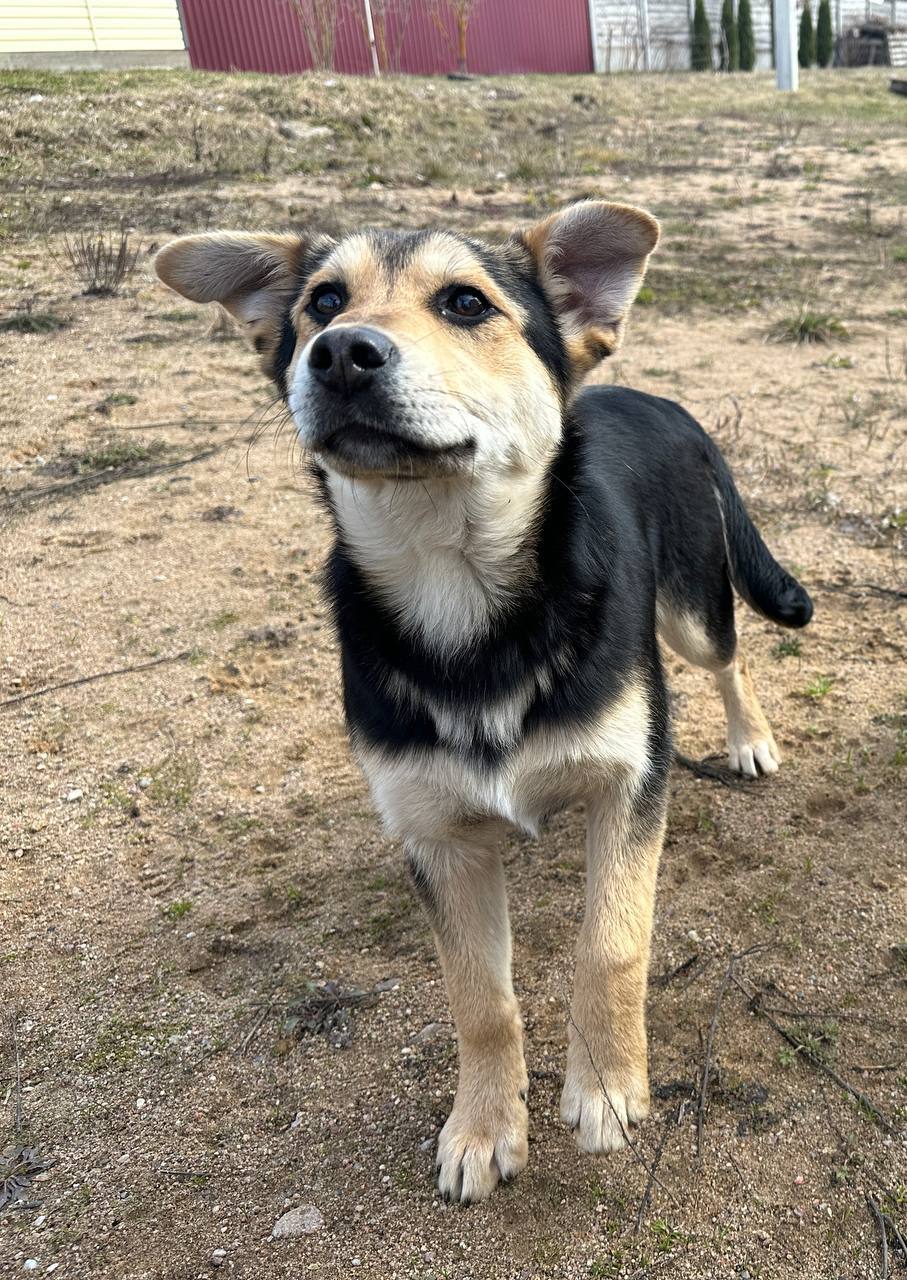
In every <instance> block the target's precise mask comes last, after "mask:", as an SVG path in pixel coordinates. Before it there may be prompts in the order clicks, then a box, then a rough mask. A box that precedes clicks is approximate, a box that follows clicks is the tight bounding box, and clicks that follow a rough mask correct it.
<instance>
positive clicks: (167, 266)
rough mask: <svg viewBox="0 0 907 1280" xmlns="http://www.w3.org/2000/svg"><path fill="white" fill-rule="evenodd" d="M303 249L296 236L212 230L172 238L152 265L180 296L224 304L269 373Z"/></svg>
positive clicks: (301, 242)
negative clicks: (200, 233) (177, 238)
mask: <svg viewBox="0 0 907 1280" xmlns="http://www.w3.org/2000/svg"><path fill="white" fill-rule="evenodd" d="M305 248H306V242H305V241H303V240H301V239H300V237H299V236H294V235H252V234H249V233H246V232H242V231H213V232H209V233H207V234H205V235H198V236H184V237H182V238H181V239H179V240H174V241H171V243H170V244H168V245H165V246H164V248H163V249H161V251H160V253H159V254H158V255H157V257H156V258H155V260H154V268H155V271H156V272H157V274H158V275H159V276H160V278H161V279H162V280H163V281H164V283H165V284H167V285H169V286H170V288H171V289H175V290H176V292H177V293H181V294H182V295H183V297H185V298H190V299H191V300H192V301H193V302H219V303H220V304H221V306H223V307H225V308H226V310H227V311H229V313H230V314H231V315H232V316H233V317H234V318H235V319H236V320H237V321H238V322H239V323H240V325H242V327H243V329H244V331H245V333H246V336H247V337H248V339H249V341H250V342H251V343H252V344H253V346H254V347H255V349H256V351H258V352H260V353H261V355H262V357H263V364H264V367H265V371H266V372H268V373H270V371H271V370H270V361H271V358H272V357H273V352H274V349H275V348H276V346H277V343H278V342H279V340H280V320H281V316H282V314H283V311H284V309H285V307H286V300H287V297H288V296H289V295H290V294H291V293H292V291H293V281H294V275H295V272H296V268H297V266H298V264H299V261H300V259H301V257H302V254H303V252H304V250H305Z"/></svg>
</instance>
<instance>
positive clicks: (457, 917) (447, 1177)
mask: <svg viewBox="0 0 907 1280" xmlns="http://www.w3.org/2000/svg"><path fill="white" fill-rule="evenodd" d="M407 861H408V863H409V868H410V871H411V873H412V876H413V880H414V882H415V885H416V889H417V891H418V893H419V896H420V897H421V898H422V901H423V904H424V906H425V909H426V911H427V913H428V916H429V919H430V921H431V926H432V929H433V931H434V935H435V940H436V942H437V946H438V954H439V956H440V958H441V966H442V968H443V970H444V978H445V981H446V984H447V993H448V998H449V1000H450V1007H451V1012H452V1013H453V1018H454V1023H455V1025H456V1029H457V1040H458V1044H459V1052H460V1078H459V1083H458V1085H457V1093H456V1098H455V1099H454V1105H453V1110H452V1111H451V1114H450V1116H449V1118H448V1120H447V1123H446V1124H445V1125H444V1128H443V1129H442V1131H441V1135H440V1137H439V1139H438V1155H437V1163H438V1186H439V1188H440V1190H441V1193H442V1195H444V1196H445V1198H447V1199H450V1200H457V1201H460V1202H461V1203H463V1204H468V1203H469V1202H470V1201H472V1200H483V1199H484V1198H485V1197H486V1196H488V1195H490V1194H491V1192H492V1191H493V1190H494V1188H495V1186H496V1184H497V1182H498V1180H499V1179H500V1178H503V1179H504V1180H505V1181H506V1180H508V1179H510V1178H513V1177H515V1176H516V1174H518V1173H519V1172H520V1170H521V1169H522V1168H523V1167H524V1166H525V1164H526V1159H527V1155H528V1145H527V1133H528V1113H527V1110H526V1090H527V1086H528V1077H527V1075H526V1064H525V1061H524V1059H523V1028H522V1022H521V1019H520V1013H519V1009H518V1007H517V1001H516V996H515V995H514V993H513V985H512V982H511V977H510V922H509V920H508V915H507V896H506V891H505V888H504V869H503V865H502V862H501V857H500V854H499V852H498V851H497V849H496V848H495V847H493V845H491V844H490V843H489V844H488V845H486V844H484V843H480V842H479V840H478V839H475V838H473V837H470V838H463V839H462V840H461V839H456V840H451V841H447V840H444V841H424V840H421V841H418V842H416V841H408V842H407Z"/></svg>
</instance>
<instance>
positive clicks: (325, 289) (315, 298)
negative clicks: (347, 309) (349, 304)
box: [308, 284, 346, 320]
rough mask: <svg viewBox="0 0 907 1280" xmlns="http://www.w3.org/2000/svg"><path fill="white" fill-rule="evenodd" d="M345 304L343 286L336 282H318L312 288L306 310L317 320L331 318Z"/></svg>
mask: <svg viewBox="0 0 907 1280" xmlns="http://www.w3.org/2000/svg"><path fill="white" fill-rule="evenodd" d="M345 305H346V299H345V297H344V292H343V288H342V286H340V285H337V284H320V285H319V286H318V288H317V289H315V290H313V292H312V296H311V298H310V299H309V305H308V310H309V312H310V314H311V315H313V316H315V317H316V319H319V320H332V319H333V318H334V316H336V315H338V314H339V313H340V312H341V311H342V310H343V308H344V306H345Z"/></svg>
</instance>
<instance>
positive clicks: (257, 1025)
mask: <svg viewBox="0 0 907 1280" xmlns="http://www.w3.org/2000/svg"><path fill="white" fill-rule="evenodd" d="M278 1003H279V1002H278V1001H277V1000H276V999H275V998H274V997H273V996H272V997H271V998H270V1000H269V1001H268V1003H267V1004H266V1005H264V1006H263V1007H262V1009H261V1011H260V1013H259V1015H258V1017H257V1018H256V1019H255V1021H254V1022H253V1023H252V1026H251V1027H250V1028H249V1030H248V1031H247V1032H246V1034H245V1035H244V1036H243V1042H242V1044H241V1045H240V1047H239V1052H240V1053H241V1054H243V1053H245V1052H246V1050H247V1049H248V1047H249V1045H250V1044H251V1043H252V1041H253V1040H254V1039H255V1037H256V1036H257V1035H258V1033H259V1031H260V1030H261V1029H262V1027H263V1026H264V1025H265V1023H266V1022H267V1020H268V1018H269V1017H270V1014H271V1011H272V1010H273V1009H274V1008H276V1006H277V1004H278Z"/></svg>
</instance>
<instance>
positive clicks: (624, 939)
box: [157, 201, 812, 1202]
mask: <svg viewBox="0 0 907 1280" xmlns="http://www.w3.org/2000/svg"><path fill="white" fill-rule="evenodd" d="M657 239H658V225H657V223H656V222H655V221H654V220H653V219H652V218H651V217H649V216H648V215H647V214H645V213H643V212H641V211H640V210H637V209H633V208H629V207H626V206H622V205H614V204H605V203H601V202H597V201H589V202H585V203H580V204H575V205H572V206H570V207H568V208H566V209H564V210H563V212H561V213H558V214H555V215H554V216H552V217H550V218H548V219H546V220H545V221H544V222H541V223H539V224H538V225H536V226H532V227H530V228H529V229H528V230H524V231H523V232H521V233H518V234H515V235H514V236H513V237H512V238H511V239H510V240H508V241H507V242H506V243H504V244H502V245H497V246H491V245H488V244H485V243H480V242H478V241H475V240H471V239H466V238H464V237H462V236H459V235H456V234H453V233H450V232H447V231H430V232H415V233H396V232H395V233H390V232H380V231H363V232H361V233H358V234H354V235H349V236H346V237H344V238H342V239H340V240H339V241H334V240H331V239H328V238H326V237H317V236H316V237H307V236H299V235H288V236H272V235H259V236H256V235H240V234H235V233H232V232H224V233H218V234H211V235H200V236H190V237H188V238H185V239H181V240H177V241H175V242H174V243H172V244H170V245H168V246H166V248H165V249H164V250H163V251H162V252H161V253H160V255H159V256H158V259H157V270H158V273H159V274H160V276H161V278H162V279H163V280H164V281H165V282H166V283H167V284H168V285H170V286H171V287H172V288H174V289H176V290H178V292H179V293H181V294H183V295H184V296H185V297H187V298H191V299H193V300H194V301H196V302H212V301H217V302H220V303H222V304H223V305H224V306H225V307H226V308H227V309H228V310H229V311H231V312H232V313H233V315H234V316H235V317H236V318H237V319H238V320H239V321H240V322H241V324H242V325H244V326H245V327H246V329H247V330H248V331H249V333H250V335H251V337H252V339H253V341H254V343H255V346H256V348H257V349H258V350H259V351H260V352H261V353H262V355H263V357H264V360H265V365H266V368H267V370H268V372H269V373H270V375H271V376H272V377H273V379H274V380H275V382H276V383H277V386H278V388H279V390H280V391H281V393H282V394H283V395H284V397H285V398H286V400H287V403H288V405H289V409H290V411H291V413H292V416H293V419H294V421H295V424H296V427H297V430H298V432H299V437H300V439H301V441H302V443H303V445H304V446H305V448H306V449H307V450H308V451H309V452H310V455H311V457H312V459H313V463H314V470H315V474H316V475H317V477H318V481H319V483H320V487H321V492H322V494H323V497H324V501H325V503H326V504H327V507H328V509H329V511H330V513H331V516H332V518H333V522H334V528H335V534H336V536H335V541H334V547H333V551H332V553H331V557H330V562H329V565H328V570H327V584H328V591H329V594H330V597H331V600H332V603H333V608H334V614H335V619H336V625H337V630H338V633H339V637H340V645H341V652H342V663H343V682H344V693H345V703H346V714H347V718H348V722H349V728H350V734H351V738H352V742H353V747H354V749H355V752H356V755H357V756H358V758H359V760H360V761H361V764H362V767H363V769H364V771H365V773H366V776H367V778H368V781H369V783H370V785H371V789H372V792H373V794H374V798H375V802H376V804H377V807H378V809H379V811H380V813H381V815H382V817H383V818H384V820H385V822H386V824H387V826H388V827H389V829H390V830H391V831H392V832H394V833H396V834H397V835H399V836H400V837H402V839H403V842H404V844H405V847H406V856H407V859H408V862H409V866H410V868H411V870H412V874H413V878H414V880H415V884H416V887H417V889H418V891H419V894H420V895H421V897H422V900H423V902H424V904H425V907H426V910H427V912H428V915H429V917H430V920H431V924H432V928H433V930H434V933H435V936H436V939H437V945H438V950H439V952H440V956H441V961H442V964H443V968H444V974H445V978H446V981H447V989H448V993H449V997H450V1004H451V1008H452V1010H453V1016H454V1019H455V1022H456V1028H457V1036H458V1041H459V1051H460V1078H459V1084H458V1087H457V1093H456V1099H455V1101H454V1106H453V1111H452V1112H451V1115H450V1118H449V1119H448V1121H447V1123H446V1124H445V1126H444V1129H443V1131H442V1133H441V1136H440V1139H439V1142H438V1165H439V1170H440V1172H439V1184H440V1187H441V1190H442V1192H443V1193H444V1194H445V1195H447V1196H449V1197H451V1198H453V1199H455V1200H460V1201H463V1202H467V1201H470V1200H475V1199H479V1198H481V1197H484V1196H487V1195H488V1194H489V1193H490V1192H491V1191H492V1189H493V1188H494V1186H495V1184H496V1183H497V1181H498V1179H499V1178H511V1177H513V1176H514V1175H515V1174H517V1173H519V1171H520V1170H521V1169H522V1168H523V1166H524V1165H525V1163H526V1156H527V1119H528V1117H527V1110H526V1085H527V1077H526V1068H525V1065H524V1060H523V1046H522V1025H521V1021H520V1014H519V1010H518V1007H517V1002H516V999H515V997H514V993H513V987H512V985H511V976H510V928H509V923H508V918H507V902H506V896H505V889H504V875H503V870H502V864H501V857H500V853H499V850H498V847H497V846H498V840H499V837H500V835H501V833H502V831H503V830H504V829H506V828H507V827H508V826H510V827H513V826H515V827H518V828H521V829H523V830H524V831H528V832H536V831H537V829H538V827H539V824H540V823H541V822H542V820H543V818H544V817H545V815H546V814H549V813H551V812H552V811H553V810H556V809H559V808H562V807H563V806H565V805H572V804H577V803H582V804H584V805H585V807H586V812H587V815H588V870H587V897H586V915H585V920H584V923H583V926H582V929H581V932H580V939H579V952H578V958H577V966H576V978H575V987H574V997H573V1008H572V1017H571V1019H570V1032H569V1047H568V1052H567V1070H566V1079H565V1083H564V1089H563V1095H562V1101H561V1114H562V1116H563V1118H564V1120H565V1121H566V1122H567V1123H568V1124H569V1125H571V1126H572V1127H573V1128H574V1129H575V1130H576V1133H577V1141H578V1143H579V1146H580V1148H581V1149H582V1150H584V1151H610V1150H612V1149H613V1148H616V1147H619V1146H620V1145H621V1144H622V1143H623V1142H625V1141H626V1138H627V1130H628V1127H629V1126H630V1125H631V1124H635V1123H638V1122H639V1121H640V1120H641V1119H642V1118H643V1117H644V1116H645V1115H646V1112H647V1110H648V1105H649V1102H648V1099H649V1090H648V1083H647V1072H646V1032H645V1022H644V1004H645V992H646V973H647V966H648V956H649V941H650V933H651V924H652V905H653V897H654V892H655V879H656V872H657V868H658V859H659V853H660V850H661V843H662V834H663V830H664V821H665V795H666V789H667V786H666V779H667V773H668V766H669V763H670V760H671V745H670V732H669V724H668V711H667V699H666V693H665V684H664V677H663V673H662V666H661V661H660V658H659V651H658V645H657V641H656V636H657V635H659V634H660V635H661V637H662V638H663V639H664V640H665V641H666V642H667V643H668V644H669V645H670V646H671V647H672V648H673V649H675V650H676V651H677V652H678V653H680V654H682V655H683V656H684V657H685V658H687V659H689V660H690V661H691V662H694V663H697V664H698V665H700V666H703V667H706V668H707V669H708V670H710V671H712V672H713V673H714V675H715V678H716V680H717V683H718V688H719V690H720V692H721V695H722V698H723V699H724V705H725V709H726V711H727V721H728V746H729V751H730V759H731V764H732V766H733V767H734V768H735V769H737V770H739V771H740V772H741V773H743V774H745V775H747V776H750V777H755V776H757V775H758V773H760V772H762V773H773V772H774V771H775V770H776V769H777V767H778V764H779V761H780V757H779V754H778V749H777V747H776V746H775V742H774V739H773V737H772V733H771V730H770V728H769V726H768V723H767V721H766V719H765V716H764V715H763V714H762V711H761V709H760V707H759V703H758V701H757V699H756V694H755V692H754V690H753V686H752V683H751V681H750V678H749V675H748V673H747V668H746V663H745V660H744V658H743V656H742V655H741V653H740V652H739V649H738V647H737V641H736V635H735V631H734V600H733V589H734V588H736V589H737V591H738V592H739V593H740V595H741V596H742V597H743V598H744V599H745V600H746V601H747V602H748V603H749V604H750V605H752V606H753V607H754V608H755V609H757V610H758V611H759V612H760V613H762V614H764V615H765V616H766V617H768V618H771V619H773V620H775V621H776V622H780V623H782V624H784V625H786V626H792V627H799V626H803V625H804V624H805V623H806V622H808V621H809V618H810V615H811V612H812V606H811V604H810V600H809V597H808V596H807V594H806V592H805V591H804V590H803V589H802V587H800V586H799V585H798V583H797V582H795V581H794V579H793V578H791V577H790V576H789V575H788V574H787V573H785V572H784V570H783V569H782V568H781V567H780V566H779V565H778V564H777V563H776V562H775V560H773V559H772V556H771V555H770V553H769V551H768V550H767V549H766V547H765V545H764V543H763V542H762V539H761V538H760V536H759V534H758V533H757V531H756V529H755V528H754V526H753V524H752V522H751V521H750V519H749V517H748V515H747V513H746V511H745V509H744V507H743V504H742V502H741V499H740V496H739V495H738V493H737V490H736V489H735V487H734V483H733V480H732V479H731V476H730V473H729V471H728V469H727V466H726V464H725V463H724V461H723V459H722V457H721V455H720V453H719V452H718V450H717V448H716V447H715V445H714V444H712V442H711V441H710V440H709V439H708V437H707V436H706V435H705V433H704V432H703V431H702V429H701V428H700V427H699V426H698V425H697V424H696V423H695V422H694V421H693V419H692V418H691V417H690V416H689V415H688V414H687V413H686V412H684V410H683V409H681V408H679V407H678V406H677V405H675V404H672V403H670V402H669V401H666V400H660V399H657V398H655V397H653V396H648V395H642V394H640V393H638V392H633V391H628V390H623V389H621V388H617V387H595V388H587V389H585V390H582V391H580V392H579V394H576V392H577V387H578V385H579V383H580V381H581V379H582V378H583V376H584V375H585V374H586V373H587V372H588V371H589V370H590V369H591V368H592V366H593V365H595V364H596V363H597V362H598V361H599V360H601V359H602V358H603V357H604V356H606V355H608V354H609V353H610V352H612V351H613V350H614V349H615V347H616V346H617V345H618V343H619V341H620V338H621V333H622V329H623V325H624V321H625V317H626V313H627V311H628V310H629V308H630V305H631V303H632V301H633V298H634V297H635V295H636V292H637V290H638V288H639V285H640V283H641V281H642V278H643V273H644V271H645V266H646V260H647V258H648V256H649V254H650V253H651V251H652V249H654V247H655V244H656V241H657Z"/></svg>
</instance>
